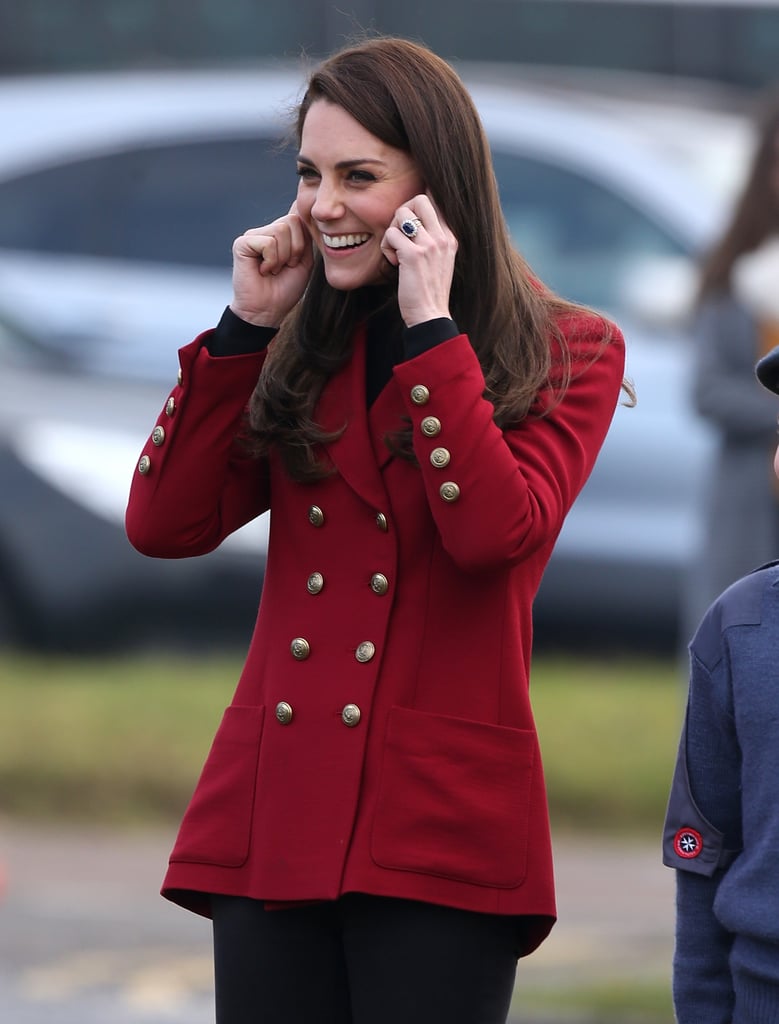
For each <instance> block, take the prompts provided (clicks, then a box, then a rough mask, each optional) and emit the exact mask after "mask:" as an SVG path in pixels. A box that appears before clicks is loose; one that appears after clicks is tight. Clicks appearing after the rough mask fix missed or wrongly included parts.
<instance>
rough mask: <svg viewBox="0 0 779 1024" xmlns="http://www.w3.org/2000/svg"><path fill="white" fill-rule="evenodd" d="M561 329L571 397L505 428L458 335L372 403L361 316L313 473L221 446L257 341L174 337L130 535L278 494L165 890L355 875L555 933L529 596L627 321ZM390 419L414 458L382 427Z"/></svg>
mask: <svg viewBox="0 0 779 1024" xmlns="http://www.w3.org/2000/svg"><path fill="white" fill-rule="evenodd" d="M565 330H566V332H567V334H568V335H569V337H570V338H571V344H572V349H573V355H574V360H575V365H574V370H575V373H574V379H573V381H572V383H571V384H570V387H569V388H568V390H567V392H566V394H565V397H564V398H563V400H562V401H561V402H559V404H557V405H556V406H554V408H553V409H552V411H551V412H550V413H549V414H548V415H546V416H543V417H539V416H537V415H535V414H534V413H531V414H530V415H529V416H528V417H527V418H525V419H524V420H523V421H522V422H521V423H520V424H518V425H517V426H516V427H515V428H513V429H509V430H501V429H500V428H498V427H497V426H496V425H495V423H494V421H493V408H492V406H491V404H490V403H489V402H487V401H486V400H485V399H484V397H483V392H484V378H483V375H482V372H481V369H480V366H479V363H478V360H477V358H476V356H475V354H474V352H473V349H472V348H471V345H470V343H469V341H468V338H467V337H466V336H465V335H459V336H457V337H455V338H452V339H451V340H449V341H446V342H444V343H442V344H440V345H437V346H436V347H434V348H432V349H430V350H429V351H427V352H425V353H423V354H422V355H419V356H417V357H415V358H413V359H410V360H408V361H407V362H403V363H400V364H399V365H397V366H395V368H394V371H393V376H392V378H391V380H390V381H389V383H388V384H387V385H386V386H385V387H384V389H383V391H382V392H381V393H380V395H379V397H378V398H377V399H376V400H375V402H374V403H373V404H372V405H371V407H370V408H367V407H366V398H365V352H364V344H365V342H364V337H363V336H362V335H359V336H358V337H357V338H356V339H355V347H354V355H353V358H352V359H351V361H350V362H349V364H348V365H347V366H346V367H344V368H343V369H342V370H341V371H340V372H338V373H337V374H336V375H335V376H334V377H333V378H332V379H331V380H330V382H329V383H328V385H327V386H326V388H325V390H324V392H323V394H322V397H321V400H320V402H319V405H318V408H317V415H316V418H317V422H318V423H319V424H320V425H321V426H322V427H324V428H325V429H326V430H336V429H338V428H340V427H343V426H345V429H344V430H343V433H342V434H341V436H340V437H339V438H338V439H337V440H336V441H334V442H333V443H331V444H330V445H329V446H328V447H327V450H326V453H327V457H328V458H329V459H330V460H331V462H332V465H333V467H334V470H335V472H334V473H333V474H332V475H330V476H328V477H326V478H325V479H322V480H320V481H318V482H316V483H298V482H294V481H292V480H291V479H290V478H289V476H288V475H287V474H286V473H285V471H284V469H283V467H282V466H281V463H280V460H279V459H278V457H276V456H273V455H272V456H270V457H269V458H268V459H267V460H264V461H256V460H251V459H249V458H247V457H246V455H245V453H244V452H243V451H242V450H241V449H240V447H239V446H238V445H237V444H236V440H235V439H236V434H237V433H238V431H239V429H240V425H241V419H242V415H243V412H244V409H245V406H246V403H247V401H248V398H249V396H250V394H251V392H252V389H253V387H254V384H255V382H256V379H257V375H258V372H259V370H260V367H261V364H262V361H263V358H264V355H263V354H258V355H242V356H222V357H216V358H215V357H212V356H211V355H210V354H209V353H208V351H207V350H206V349H205V348H204V347H203V345H202V338H200V339H196V340H195V341H194V342H193V343H192V344H191V345H189V346H187V347H186V348H183V349H182V350H181V352H180V367H181V372H180V374H179V382H178V384H177V386H176V387H175V388H174V389H173V391H172V393H171V395H170V397H169V398H168V401H167V403H166V406H165V408H164V409H163V411H162V413H161V414H160V417H159V419H158V421H157V425H156V428H155V432H154V433H153V434H152V436H151V437H150V439H149V442H148V443H147V445H146V447H145V448H144V451H143V453H142V457H141V460H140V462H139V471H138V472H137V473H136V474H135V477H134V480H133V484H132V488H131V495H130V502H129V506H128V511H127V531H128V535H129V537H130V540H131V541H132V543H133V544H134V546H135V547H136V548H138V549H139V550H140V551H142V552H144V553H146V554H149V555H154V556H161V557H181V556H186V555H197V554H201V553H204V552H206V551H209V550H211V549H213V548H214V547H215V546H216V545H218V544H219V543H220V541H221V540H222V539H223V538H224V537H225V536H227V535H228V534H229V533H230V532H232V531H233V530H235V529H236V528H238V527H240V526H241V525H242V524H244V523H246V522H247V521H249V520H251V519H252V518H253V517H255V516H257V515H259V514H260V513H261V512H263V511H264V510H266V509H268V508H271V510H272V511H271V526H270V540H269V548H268V557H267V565H266V572H265V579H264V585H263V591H262V599H261V604H260V609H259V615H258V618H257V624H256V628H255V631H254V635H253V638H252V641H251V645H250V648H249V652H248V656H247V659H246V663H245V667H244V670H243V672H242V674H241V677H240V680H239V682H238V686H237V689H236V691H235V694H234V698H233V701H232V703H231V704H230V706H229V707H228V708H227V709H226V711H225V713H224V718H223V720H222V722H221V724H220V726H219V729H218V732H217V734H216V736H215V738H214V742H213V746H212V748H211V751H210V753H209V755H208V758H207V761H206V764H205V766H204V768H203V772H202V775H201V777H200V780H199V782H198V784H197V787H196V789H195V792H194V795H193V797H192V801H191V803H190V805H189V808H188V810H187V811H186V814H185V817H184V820H183V823H182V825H181V829H180V831H179V835H178V839H177V841H176V844H175V848H174V850H173V852H172V854H171V859H170V865H169V869H168V872H167V875H166V878H165V881H164V885H163V893H164V895H166V896H168V897H169V898H171V899H172V900H174V901H176V902H179V903H181V904H182V905H184V906H187V907H189V908H190V909H193V910H196V911H198V912H200V913H204V914H208V912H209V907H208V898H207V895H204V894H208V893H210V892H220V893H230V894H239V895H244V896H249V897H254V898H257V899H260V900H264V901H269V902H271V903H275V902H282V903H286V902H287V901H310V900H323V899H334V898H336V897H338V896H339V895H340V894H342V893H345V892H350V891H357V892H365V893H372V894H377V895H386V896H395V897H403V898H409V899H417V900H424V901H431V902H435V903H441V904H446V905H449V906H454V907H460V908H464V909H468V910H473V911H484V912H492V913H499V914H512V915H529V916H528V918H527V921H528V922H532V926H531V927H528V928H527V930H526V939H525V949H524V952H529V951H530V950H531V949H532V948H534V946H535V945H537V944H538V942H540V941H541V940H542V938H543V937H544V936H545V935H546V934H547V932H548V931H549V929H550V927H551V925H552V923H553V921H554V917H555V913H556V911H555V900H554V885H553V869H552V856H551V844H550V838H549V827H548V816H547V805H546V794H545V788H544V781H543V773H542V766H541V758H540V754H539V746H538V741H537V735H536V730H535V726H534V722H533V715H532V711H531V706H530V700H529V693H528V676H529V663H530V646H531V633H532V625H531V607H532V603H533V598H534V595H535V593H536V589H537V587H538V584H539V582H540V579H541V575H542V572H543V570H544V567H545V565H546V563H547V561H548V559H549V556H550V553H551V551H552V547H553V544H554V542H555V539H556V537H557V535H558V532H559V530H560V528H561V526H562V523H563V519H564V517H565V515H566V513H567V512H568V510H569V509H570V507H571V505H572V503H573V501H574V499H575V498H576V496H577V494H578V492H579V490H580V489H581V487H582V485H583V484H584V482H585V480H586V479H587V476H588V474H589V473H590V470H591V469H592V466H593V463H594V461H595V458H596V455H597V453H598V450H599V449H600V446H601V444H602V442H603V439H604V437H605V434H606V431H607V429H608V426H609V423H610V421H611V418H612V415H613V412H614V408H615V405H616V402H617V397H618V393H619V388H620V383H621V379H622V374H623V363H624V345H623V341H622V338H621V335H620V334H619V332H618V330H617V329H616V328H614V329H613V333H612V338H611V340H610V342H609V343H608V344H606V345H605V346H604V345H603V344H602V337H603V324H602V322H601V321H600V320H598V319H597V318H594V317H593V318H589V317H576V318H571V319H569V320H568V321H567V323H566V324H565ZM585 367H586V368H585ZM582 371H583V372H582ZM545 400H546V396H543V395H542V396H540V397H539V401H538V408H540V407H541V406H542V405H543V403H544V401H545ZM403 417H407V418H409V419H410V420H411V423H412V425H413V444H414V448H415V454H416V456H417V461H418V465H415V464H413V463H411V462H409V461H407V460H405V459H401V458H398V457H395V456H393V455H392V454H391V453H390V450H389V448H388V447H387V445H386V443H385V436H386V435H387V434H388V433H392V432H394V431H396V430H397V429H398V428H399V427H400V426H401V424H402V419H403ZM604 529H608V524H607V523H604ZM214 600H215V601H218V594H215V595H214Z"/></svg>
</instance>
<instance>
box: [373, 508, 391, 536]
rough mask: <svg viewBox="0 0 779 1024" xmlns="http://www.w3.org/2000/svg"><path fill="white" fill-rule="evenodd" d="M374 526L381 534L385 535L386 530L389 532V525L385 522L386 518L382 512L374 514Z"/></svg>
mask: <svg viewBox="0 0 779 1024" xmlns="http://www.w3.org/2000/svg"><path fill="white" fill-rule="evenodd" d="M376 525H377V526H378V528H379V529H380V530H381V532H382V533H386V532H387V530H389V523H388V522H387V517H386V516H385V515H384V513H383V512H377V513H376Z"/></svg>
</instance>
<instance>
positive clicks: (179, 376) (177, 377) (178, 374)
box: [176, 367, 184, 387]
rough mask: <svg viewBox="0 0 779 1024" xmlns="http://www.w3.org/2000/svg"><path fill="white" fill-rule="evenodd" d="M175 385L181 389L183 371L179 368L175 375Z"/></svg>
mask: <svg viewBox="0 0 779 1024" xmlns="http://www.w3.org/2000/svg"><path fill="white" fill-rule="evenodd" d="M176 383H177V384H178V385H179V387H181V385H182V384H183V383H184V371H183V370H182V369H181V367H179V372H178V373H177V374H176Z"/></svg>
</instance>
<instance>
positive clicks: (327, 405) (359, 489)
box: [315, 327, 403, 510]
mask: <svg viewBox="0 0 779 1024" xmlns="http://www.w3.org/2000/svg"><path fill="white" fill-rule="evenodd" d="M365 348H366V345H365V328H364V327H360V328H359V329H358V331H357V333H356V335H355V341H354V348H353V351H352V356H351V358H350V359H349V361H348V363H346V365H345V366H343V367H341V369H340V370H339V371H338V372H337V373H335V374H334V375H333V376H332V377H331V378H330V380H329V381H328V382H327V385H326V386H325V388H324V390H323V392H322V395H321V397H320V399H319V402H318V404H317V409H316V414H315V415H316V420H317V422H318V423H319V425H320V427H321V428H322V429H323V430H325V431H327V432H328V433H330V432H335V431H338V430H341V429H342V428H345V429H343V431H342V433H341V435H340V437H338V438H337V439H336V440H335V441H332V442H330V444H328V445H327V454H328V456H329V457H330V459H331V460H332V462H333V464H334V465H335V468H336V469H337V471H338V473H339V474H340V475H341V476H342V477H343V479H344V480H345V481H346V483H347V484H348V485H349V486H350V487H351V488H352V490H354V491H356V493H357V494H359V495H360V497H361V498H362V499H363V500H364V501H366V502H368V504H370V505H371V506H372V507H373V508H375V509H377V510H381V509H383V508H385V507H386V505H387V492H386V490H385V487H384V482H383V480H382V476H381V469H382V468H383V467H384V466H385V465H386V463H387V462H388V461H389V460H390V459H391V458H392V453H391V452H390V451H389V449H388V448H387V446H386V444H385V443H384V436H385V434H386V433H387V432H389V431H393V430H397V429H398V427H399V426H400V423H401V416H402V414H403V404H402V401H401V398H400V394H399V392H398V387H397V384H396V383H395V381H394V380H392V379H391V380H390V381H389V382H388V383H387V385H386V386H385V387H384V389H383V391H382V392H381V394H380V395H379V396H378V398H377V399H376V401H375V402H374V403H373V405H372V406H371V409H370V410H368V409H367V408H366V397H365V358H366V352H365Z"/></svg>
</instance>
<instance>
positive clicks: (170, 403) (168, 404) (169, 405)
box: [165, 395, 176, 416]
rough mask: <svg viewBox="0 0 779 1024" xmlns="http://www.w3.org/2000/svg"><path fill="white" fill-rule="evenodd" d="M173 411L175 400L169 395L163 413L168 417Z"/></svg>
mask: <svg viewBox="0 0 779 1024" xmlns="http://www.w3.org/2000/svg"><path fill="white" fill-rule="evenodd" d="M175 411H176V399H175V398H174V397H173V395H171V396H170V398H169V399H168V400H167V402H166V403H165V412H166V413H167V414H168V416H172V415H173V413H174V412H175Z"/></svg>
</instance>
